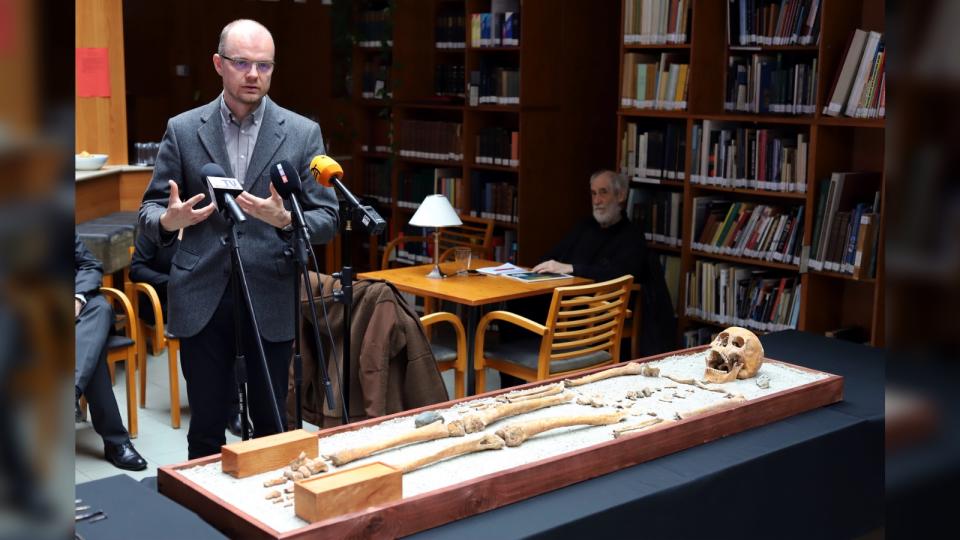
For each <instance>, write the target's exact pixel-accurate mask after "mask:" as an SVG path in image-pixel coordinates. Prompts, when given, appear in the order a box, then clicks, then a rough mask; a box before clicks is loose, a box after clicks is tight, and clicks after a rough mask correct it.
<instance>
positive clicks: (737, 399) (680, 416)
mask: <svg viewBox="0 0 960 540" xmlns="http://www.w3.org/2000/svg"><path fill="white" fill-rule="evenodd" d="M746 400H747V399H746V398H745V397H743V396H734V398H733V399H731V400H730V401H721V402H720V403H714V404H713V405H708V406H706V407H701V408H699V409H694V410H692V411H686V412H678V413H676V415H675V416H674V418H676V419H677V420H684V419H687V418H690V417H692V416H697V415H700V414H704V413H708V412H713V411H722V410H724V409H732V408H733V407H735V406H736V405H737V404H738V403H743V402H744V401H746Z"/></svg>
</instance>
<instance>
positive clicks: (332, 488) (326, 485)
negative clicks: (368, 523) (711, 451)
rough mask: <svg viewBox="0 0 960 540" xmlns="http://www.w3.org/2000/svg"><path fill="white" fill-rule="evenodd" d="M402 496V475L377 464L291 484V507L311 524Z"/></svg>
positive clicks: (398, 498)
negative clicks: (292, 489)
mask: <svg viewBox="0 0 960 540" xmlns="http://www.w3.org/2000/svg"><path fill="white" fill-rule="evenodd" d="M402 497H403V473H401V472H400V469H395V468H393V467H391V466H389V465H387V464H384V463H381V462H379V461H377V462H375V463H370V464H367V465H363V466H360V467H354V468H352V469H346V470H342V471H337V472H335V473H331V474H325V475H323V476H319V477H315V478H310V479H308V480H301V481H299V482H296V483H295V484H294V491H293V508H294V511H295V512H296V514H297V516H298V517H300V518H302V519H305V520H307V521H309V522H311V523H313V522H316V521H323V520H325V519H329V518H332V517H336V516H339V515H342V514H349V513H350V512H356V511H358V510H363V509H365V508H369V507H371V506H380V505H382V504H386V503H388V502H392V501H398V500H400V499H401V498H402Z"/></svg>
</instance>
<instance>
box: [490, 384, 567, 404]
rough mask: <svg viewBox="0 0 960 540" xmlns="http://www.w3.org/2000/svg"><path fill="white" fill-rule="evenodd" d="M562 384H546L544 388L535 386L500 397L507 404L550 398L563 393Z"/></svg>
mask: <svg viewBox="0 0 960 540" xmlns="http://www.w3.org/2000/svg"><path fill="white" fill-rule="evenodd" d="M563 388H564V387H563V383H556V384H548V385H546V386H537V387H536V388H528V389H527V390H521V391H519V392H514V393H511V394H507V395H506V396H502V397H503V398H504V399H505V400H506V401H507V402H508V403H517V402H519V401H528V400H531V399H537V398H542V397H547V396H552V395H555V394H559V393H561V392H563ZM533 390H536V392H533Z"/></svg>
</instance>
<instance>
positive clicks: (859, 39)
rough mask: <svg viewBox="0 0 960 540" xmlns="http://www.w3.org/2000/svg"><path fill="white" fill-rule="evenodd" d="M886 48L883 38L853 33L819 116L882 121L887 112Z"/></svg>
mask: <svg viewBox="0 0 960 540" xmlns="http://www.w3.org/2000/svg"><path fill="white" fill-rule="evenodd" d="M885 66H886V46H885V43H884V40H883V34H881V33H879V32H866V31H864V30H861V29H859V28H858V29H856V30H855V31H854V33H853V37H851V38H850V43H849V45H848V46H847V51H846V53H844V57H843V64H841V68H840V71H839V73H838V74H837V76H836V78H835V79H834V81H833V89H832V90H831V91H830V102H829V103H828V104H827V105H825V106H824V107H823V114H826V115H829V116H840V114H841V113H843V114H844V115H846V116H851V117H855V118H883V117H885V116H886V114H887V113H886V108H887V77H886V68H885Z"/></svg>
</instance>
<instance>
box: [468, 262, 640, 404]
mask: <svg viewBox="0 0 960 540" xmlns="http://www.w3.org/2000/svg"><path fill="white" fill-rule="evenodd" d="M632 284H633V276H631V275H629V274H628V275H626V276H622V277H619V278H616V279H612V280H610V281H604V282H601V283H593V284H590V285H578V286H573V287H557V288H556V289H554V291H553V301H552V302H551V304H550V311H549V313H548V315H547V323H546V324H545V325H544V324H540V323H537V322H535V321H532V320H530V319H528V318H526V317H521V316H520V315H517V314H514V313H510V312H508V311H492V312H490V313H488V314H486V315H484V316H483V318H482V319H480V323H479V324H478V325H477V334H476V340H475V345H474V347H475V349H474V370H475V371H476V385H477V388H486V373H485V370H486V368H488V367H490V368H493V369H495V370H497V371H500V372H503V373H507V374H509V375H513V376H514V377H519V378H520V379H523V380H525V381H528V382H529V381H539V380H543V379H546V378H548V377H552V376H555V375H557V374H560V373H565V374H566V373H569V374H573V373H576V372H578V371H582V370H585V369H588V368H593V367H597V366H602V365H606V364H614V363H617V362H619V361H620V339H621V336H622V333H623V320H624V317H625V315H626V312H627V302H628V298H629V295H630V286H631V285H632ZM493 321H502V322H501V324H502V323H504V322H506V323H512V324H515V325H517V326H519V327H521V328H523V329H525V330H529V331H530V332H532V333H533V334H535V335H536V337H533V336H531V337H530V338H520V339H517V340H512V341H506V342H501V343H498V344H496V345H493V346H490V347H486V340H485V337H486V330H487V327H488V326H489V325H490V323H492V322H493Z"/></svg>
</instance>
